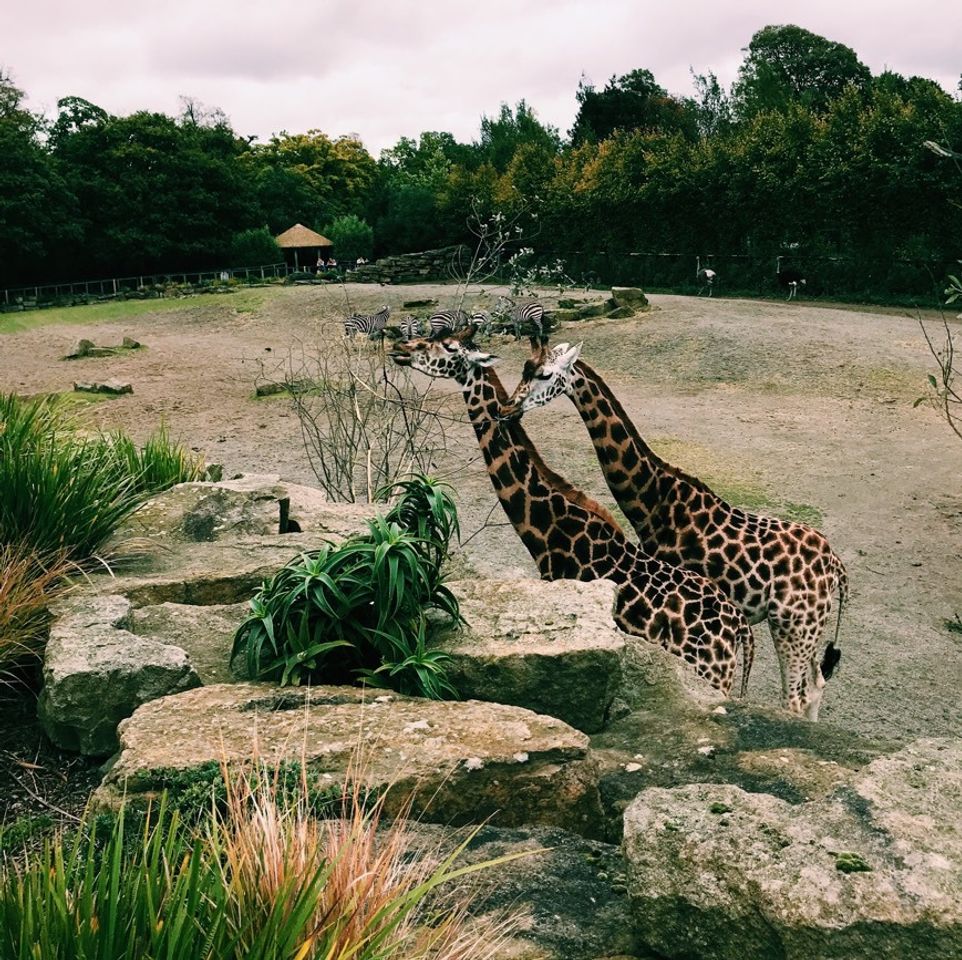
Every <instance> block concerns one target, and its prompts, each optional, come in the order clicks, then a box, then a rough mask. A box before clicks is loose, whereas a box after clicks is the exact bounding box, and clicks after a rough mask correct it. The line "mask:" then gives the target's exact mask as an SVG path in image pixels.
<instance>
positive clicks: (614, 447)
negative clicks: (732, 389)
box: [569, 360, 724, 553]
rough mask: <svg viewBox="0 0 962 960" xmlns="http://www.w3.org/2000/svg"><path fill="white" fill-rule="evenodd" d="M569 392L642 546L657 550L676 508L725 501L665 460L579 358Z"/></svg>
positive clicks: (647, 549)
mask: <svg viewBox="0 0 962 960" xmlns="http://www.w3.org/2000/svg"><path fill="white" fill-rule="evenodd" d="M573 373H574V375H573V377H572V381H571V389H570V391H569V396H570V397H571V398H572V400H573V401H574V405H575V407H576V408H577V410H578V413H580V414H581V419H582V420H583V421H584V423H585V426H586V427H587V428H588V433H589V434H590V436H591V441H592V443H593V444H594V447H595V453H596V454H597V457H598V462H599V463H600V464H601V469H602V471H603V473H604V475H605V481H606V482H607V484H608V489H609V490H611V493H612V496H613V497H614V498H615V501H616V502H617V503H618V506H619V507H621V509H622V511H623V512H624V514H625V516H626V517H627V518H628V522H629V523H630V524H631V525H632V527H634V529H635V530H636V531H637V532H638V536H639V538H640V540H641V546H642V548H643V549H644V550H645V551H646V552H650V553H654V552H655V549H656V546H657V544H658V543H659V541H660V539H661V537H662V536H663V535H664V532H665V531H666V530H669V529H671V526H672V524H673V523H676V522H678V525H680V521H681V517H680V516H674V515H673V513H672V511H673V508H674V507H675V506H676V505H679V504H680V505H681V508H682V509H683V510H684V511H685V513H686V515H687V512H688V510H689V508H692V507H694V508H702V507H704V506H714V505H716V503H717V504H722V505H724V504H723V501H721V500H720V499H719V498H718V497H717V496H716V495H715V494H714V493H713V492H712V491H711V490H710V489H709V488H708V487H707V486H705V484H703V483H702V482H701V481H700V480H696V479H695V478H694V477H690V476H688V475H687V474H686V473H683V472H682V471H681V470H679V469H677V468H676V467H673V466H671V464H668V463H665V461H664V460H662V459H661V457H659V456H658V455H657V454H656V453H655V452H654V451H653V450H652V449H651V447H649V446H648V444H647V443H645V441H644V440H643V439H642V437H641V434H639V432H638V429H637V428H636V427H635V425H634V424H633V423H632V422H631V420H630V419H629V417H628V415H627V414H626V413H625V411H624V408H623V407H622V406H621V404H620V403H619V402H618V398H617V397H616V396H615V395H614V393H612V391H611V388H610V387H609V386H608V384H606V383H605V381H604V380H603V379H602V378H601V376H600V375H599V374H598V373H596V372H595V371H594V370H592V368H591V367H589V366H588V364H586V363H583V362H581V361H580V360H579V361H578V362H577V363H576V364H575V366H574V371H573Z"/></svg>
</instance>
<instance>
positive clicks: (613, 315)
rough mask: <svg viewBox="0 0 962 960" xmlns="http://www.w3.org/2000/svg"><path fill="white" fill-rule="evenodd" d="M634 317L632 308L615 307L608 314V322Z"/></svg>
mask: <svg viewBox="0 0 962 960" xmlns="http://www.w3.org/2000/svg"><path fill="white" fill-rule="evenodd" d="M634 315H635V308H634V307H616V308H615V309H614V310H611V311H610V312H609V313H608V319H609V320H628V319H630V318H631V317H633V316H634Z"/></svg>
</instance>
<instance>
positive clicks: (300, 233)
mask: <svg viewBox="0 0 962 960" xmlns="http://www.w3.org/2000/svg"><path fill="white" fill-rule="evenodd" d="M274 239H275V240H276V241H277V245H278V246H279V247H333V246H334V244H333V243H331V241H330V240H328V239H327V237H322V236H321V235H320V234H319V233H315V232H314V231H313V230H309V229H308V228H307V227H305V226H304V224H303V223H295V224H294V226H293V227H291V228H290V229H289V230H285V231H284V232H283V233H279V234H278V235H277V236H276V237H274Z"/></svg>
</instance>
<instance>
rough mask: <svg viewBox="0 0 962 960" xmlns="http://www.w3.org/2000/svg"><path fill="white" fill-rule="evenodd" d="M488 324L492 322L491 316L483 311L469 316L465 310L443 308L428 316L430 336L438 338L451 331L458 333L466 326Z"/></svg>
mask: <svg viewBox="0 0 962 960" xmlns="http://www.w3.org/2000/svg"><path fill="white" fill-rule="evenodd" d="M487 324H490V318H489V317H488V315H487V314H486V313H484V312H483V311H480V312H478V313H472V314H471V315H470V316H469V315H468V314H467V313H466V312H465V311H464V310H441V311H440V312H439V313H435V314H434V315H433V316H430V317H428V336H430V337H431V338H432V339H437V338H438V337H443V336H446V335H447V334H449V333H457V332H458V331H459V330H463V329H464V328H465V327H471V326H473V327H476V328H482V327H484V326H485V325H487Z"/></svg>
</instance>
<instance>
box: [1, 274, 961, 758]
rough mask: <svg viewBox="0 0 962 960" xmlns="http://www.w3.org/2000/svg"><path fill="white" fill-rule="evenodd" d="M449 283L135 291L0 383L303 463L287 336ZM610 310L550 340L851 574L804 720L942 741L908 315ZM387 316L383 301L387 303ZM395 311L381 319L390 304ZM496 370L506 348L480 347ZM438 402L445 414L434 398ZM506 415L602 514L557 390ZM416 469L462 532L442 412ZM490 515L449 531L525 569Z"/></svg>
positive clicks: (687, 455)
mask: <svg viewBox="0 0 962 960" xmlns="http://www.w3.org/2000/svg"><path fill="white" fill-rule="evenodd" d="M452 293H453V288H451V287H446V286H426V285H425V286H417V287H398V288H390V287H386V288H379V287H376V286H375V287H372V286H353V287H352V286H348V287H346V288H335V287H314V286H308V287H295V288H284V289H271V290H263V291H244V292H241V293H238V294H234V295H230V296H223V297H217V298H213V297H197V298H190V299H186V300H183V301H178V302H176V303H173V304H171V303H164V304H162V305H161V307H160V308H157V307H155V306H152V305H151V304H149V303H147V304H144V303H138V304H135V305H134V306H135V308H136V311H137V312H136V313H134V314H131V313H130V312H129V311H128V312H126V313H124V311H123V310H119V311H118V314H120V315H119V316H118V317H116V318H114V319H105V320H99V321H97V322H91V321H90V320H88V319H85V317H93V316H94V314H85V312H84V311H85V310H97V309H98V308H96V307H91V308H83V307H79V308H74V309H73V310H70V311H61V312H59V313H58V314H56V315H54V314H51V315H50V316H49V318H48V319H49V321H50V322H45V323H43V325H40V326H35V327H33V328H31V329H26V330H22V331H20V332H16V333H8V334H0V389H2V390H14V391H17V392H19V393H25V394H31V393H39V392H56V391H65V390H70V388H71V384H72V382H73V381H74V380H78V379H106V378H108V377H117V378H120V379H124V380H129V381H130V382H131V383H132V384H133V389H134V392H133V394H132V395H127V396H122V397H118V398H116V399H109V400H103V401H99V402H96V403H90V404H84V405H83V406H82V407H80V408H79V409H80V410H81V415H82V416H83V417H85V418H89V420H90V421H91V422H92V423H96V424H98V425H101V426H106V427H113V426H123V427H124V428H126V429H127V430H128V431H130V432H131V433H132V434H133V435H134V436H135V437H137V438H143V436H145V435H146V434H147V433H149V432H150V431H151V430H152V429H154V428H155V427H156V425H157V424H158V423H159V422H160V421H161V420H163V421H165V422H166V423H167V424H168V425H169V427H170V429H171V432H172V433H173V434H174V435H175V436H177V437H178V438H180V439H182V440H184V441H185V442H187V443H189V444H190V445H191V446H193V447H195V448H196V449H198V450H201V451H203V452H204V454H205V455H206V457H207V459H208V461H210V462H215V463H221V464H223V465H224V471H225V476H230V475H232V474H234V473H237V472H249V473H250V472H269V473H279V474H281V475H282V476H283V477H285V478H287V479H290V480H296V481H300V482H311V481H312V475H311V471H310V467H309V463H308V460H307V457H306V455H305V453H304V449H303V446H302V441H301V434H300V430H299V425H298V420H297V418H296V416H294V415H293V413H292V412H291V409H290V405H289V401H288V400H287V399H285V398H284V397H274V398H269V399H255V398H254V395H253V388H254V383H255V380H256V379H258V377H264V376H266V377H267V378H268V379H270V378H271V377H273V376H276V371H277V369H278V368H280V367H283V366H284V364H285V358H286V357H287V356H288V352H289V350H290V348H291V346H292V344H295V343H299V342H302V341H303V342H306V343H309V344H313V343H316V342H317V341H318V337H319V336H321V335H325V336H331V335H335V334H336V332H337V331H336V327H330V326H328V324H327V323H325V322H324V321H325V320H327V322H328V323H329V322H330V321H331V320H332V319H333V318H334V317H336V316H337V315H343V313H344V312H345V311H344V307H345V300H346V298H350V301H351V304H352V306H353V307H355V308H361V309H367V308H376V307H377V306H378V305H379V304H380V303H382V302H388V303H390V304H391V305H392V307H395V308H398V307H399V306H400V303H401V301H402V300H413V299H417V298H422V297H435V298H437V299H438V300H439V301H440V302H441V304H442V305H448V304H449V303H450V302H451V297H452ZM651 299H652V303H653V307H654V309H653V310H652V311H651V312H650V313H646V314H644V315H640V316H638V317H636V318H634V319H631V320H618V321H608V320H605V321H588V322H585V323H578V324H568V325H567V326H566V328H564V329H563V330H562V331H561V332H560V333H558V334H556V336H555V341H558V340H559V339H566V340H573V341H574V340H584V341H585V345H584V356H585V358H586V359H587V360H588V361H589V362H590V363H591V364H592V365H593V366H594V367H595V368H596V369H598V370H599V371H600V372H601V373H602V374H603V375H604V376H605V377H606V378H608V380H609V382H610V383H611V384H612V386H613V387H614V388H615V389H616V390H617V392H618V395H619V397H620V399H621V401H622V403H623V405H624V406H625V408H626V410H627V411H628V413H629V415H630V416H631V417H632V418H633V419H634V421H635V423H636V424H637V425H638V427H639V429H640V430H641V432H642V434H643V435H644V436H646V437H647V438H648V439H649V441H650V442H651V443H652V445H653V446H654V447H655V449H656V450H658V451H659V452H660V453H662V455H664V456H666V457H667V458H668V459H669V460H671V461H672V462H674V463H677V464H678V465H680V466H682V467H683V468H684V469H686V470H688V471H690V472H692V473H695V474H696V475H698V476H701V477H702V478H703V479H705V480H706V481H708V482H709V483H710V484H711V485H712V486H713V487H714V488H715V489H716V490H717V491H718V492H719V493H721V494H723V495H725V496H726V497H728V498H729V499H731V500H732V501H733V502H735V503H738V504H740V505H744V506H747V507H749V508H751V509H754V510H756V511H759V512H768V513H775V514H780V515H790V516H793V517H797V518H799V519H803V520H806V521H808V522H812V523H814V524H815V525H817V526H819V527H820V528H821V529H822V530H823V531H824V532H825V533H826V534H827V535H828V536H829V539H830V540H831V542H832V544H833V546H834V547H835V549H836V550H837V551H838V552H839V553H840V554H841V556H842V557H843V559H844V560H845V562H846V564H847V566H848V569H849V576H850V580H851V585H852V599H851V603H850V604H849V605H848V606H847V607H846V609H845V617H844V620H843V623H842V633H841V641H842V646H843V651H844V653H843V658H842V664H841V670H840V673H839V674H838V676H837V678H836V679H833V680H832V682H831V683H830V685H829V688H828V690H827V692H826V696H825V701H824V707H823V710H822V719H823V720H824V721H825V722H829V723H833V724H837V725H841V726H844V727H847V728H850V729H852V730H855V731H858V732H859V733H862V734H867V735H874V736H879V737H885V738H891V739H894V740H908V739H911V738H914V737H919V736H944V735H955V736H959V735H962V698H960V695H959V693H960V688H962V633H959V632H956V631H954V630H952V629H950V627H949V625H948V622H950V621H952V620H953V619H954V618H955V616H956V615H957V614H962V444H960V443H959V442H958V440H957V439H956V438H955V437H954V435H953V434H952V433H951V432H950V431H949V429H948V427H947V426H946V425H945V424H944V423H943V422H942V421H940V420H939V418H938V416H937V414H936V412H935V411H933V410H932V409H930V408H928V407H927V406H924V405H923V406H919V407H913V401H915V399H916V398H917V397H919V396H920V395H921V394H923V393H924V392H925V389H926V375H927V373H928V372H929V371H930V369H931V368H932V366H933V363H932V360H931V357H930V355H929V354H928V351H927V349H926V346H925V343H924V341H923V338H922V336H921V333H920V330H919V326H918V322H917V320H916V319H915V318H914V316H911V315H909V314H908V313H906V314H904V315H899V314H898V313H897V312H896V313H892V312H885V313H872V312H868V311H867V310H866V311H860V310H853V309H852V308H845V309H833V308H826V307H822V306H815V305H811V304H807V303H805V302H804V301H801V302H794V303H785V302H767V301H749V300H726V299H721V298H714V299H706V298H702V299H699V298H692V297H677V296H653V297H652V298H651ZM398 312H399V311H398ZM396 315H397V312H396ZM124 336H132V337H135V338H136V339H138V340H140V341H142V342H143V344H144V345H145V349H144V350H140V351H135V352H131V353H126V354H124V355H119V356H113V357H107V358H92V359H85V360H79V361H71V362H66V361H62V360H60V359H59V358H60V357H61V356H62V355H63V354H65V353H66V352H67V351H68V349H69V348H70V347H71V346H72V344H73V343H74V342H75V341H76V340H77V339H78V338H79V337H87V338H89V339H91V340H93V341H94V342H95V343H97V344H98V345H101V344H117V343H120V341H121V339H122V338H123V337H124ZM496 349H497V352H499V353H500V354H501V355H502V358H503V359H502V361H501V364H500V367H499V370H500V374H501V377H502V379H503V380H504V381H505V383H506V384H507V385H508V386H509V387H512V386H513V385H514V383H515V382H516V379H517V376H518V373H519V370H520V366H521V362H522V359H523V357H524V356H525V353H526V349H524V348H522V345H520V344H513V343H512V344H504V345H498V347H497V348H496ZM450 402H451V410H452V413H454V414H457V415H460V414H461V413H462V410H461V407H460V400H459V399H458V398H457V397H456V396H455V395H453V394H452V396H451V401H450ZM525 423H526V425H527V429H528V431H529V433H530V434H531V436H532V438H533V439H534V441H535V442H536V443H537V444H538V446H539V449H540V450H541V451H542V454H543V455H544V458H545V460H546V461H547V462H548V463H549V464H550V465H552V466H554V467H555V468H556V469H558V470H559V472H562V473H563V474H565V475H566V476H567V477H568V479H569V480H571V481H572V482H574V483H576V484H577V485H579V486H581V487H583V488H584V489H585V490H587V491H588V492H589V493H590V494H592V495H593V496H595V497H597V498H598V499H600V500H602V501H603V502H604V503H606V504H608V505H609V506H610V505H612V503H611V499H610V497H609V495H608V491H607V488H606V487H605V484H604V480H603V478H602V475H601V473H600V470H599V469H598V465H597V461H596V460H595V457H594V454H593V451H592V448H591V444H590V442H589V440H588V437H587V434H586V432H585V430H584V429H583V426H582V424H581V421H580V419H579V418H578V416H577V414H576V413H575V411H574V409H573V407H571V405H570V404H568V403H567V402H565V401H564V400H558V401H556V402H555V403H554V404H552V405H551V406H550V407H548V408H546V409H544V410H540V411H536V412H535V413H532V414H530V415H529V416H528V417H527V418H526V420H525ZM450 433H451V445H450V448H449V451H448V455H447V456H446V457H445V459H444V461H443V462H442V463H439V464H438V469H439V470H440V471H442V472H444V473H445V474H447V475H448V476H450V477H451V478H452V479H455V480H456V486H457V490H458V497H459V502H460V506H461V509H462V522H463V527H464V531H465V535H470V534H471V533H473V532H474V531H476V530H478V529H479V527H480V526H481V525H482V523H483V522H484V520H485V518H486V517H487V516H488V515H489V512H490V511H491V508H492V506H495V505H496V500H495V497H494V493H493V491H492V488H491V485H490V483H489V481H488V479H487V476H486V473H485V471H484V467H483V464H482V463H480V462H479V459H478V457H477V453H478V451H477V446H476V443H475V440H474V435H473V432H472V431H471V429H470V427H469V426H468V425H467V424H466V423H463V422H454V423H452V425H451V431H450ZM503 519H504V518H503V515H501V514H500V511H497V510H496V511H495V512H494V513H493V514H491V523H492V525H490V526H488V527H486V528H485V529H483V530H482V532H481V533H480V534H478V535H477V536H475V537H474V538H473V540H472V541H471V548H472V550H473V551H476V552H477V553H478V554H479V555H480V557H481V565H482V566H483V567H484V568H485V572H487V573H492V574H495V573H499V574H501V575H504V576H512V575H517V574H523V575H528V576H531V575H534V574H535V571H534V567H533V565H532V563H531V562H530V560H529V559H528V557H527V554H526V553H525V551H524V550H523V548H522V547H521V544H520V542H519V541H518V540H517V538H516V537H515V535H514V533H513V531H512V530H511V529H510V527H507V526H505V525H503V523H502V521H503ZM756 630H757V632H758V655H757V659H756V664H755V673H754V674H753V678H752V690H751V694H750V696H751V698H752V699H754V700H757V701H760V702H767V703H772V702H775V701H776V700H777V694H778V682H777V671H776V666H775V656H774V650H773V648H772V646H771V643H770V641H769V640H768V637H767V633H768V631H767V627H765V626H760V627H757V628H756Z"/></svg>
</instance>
